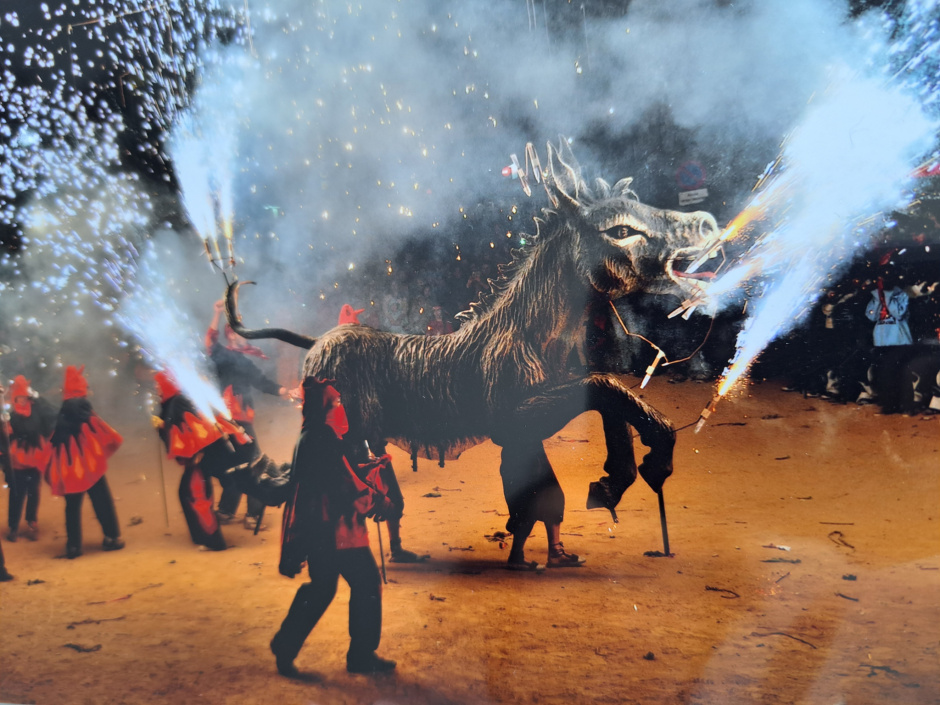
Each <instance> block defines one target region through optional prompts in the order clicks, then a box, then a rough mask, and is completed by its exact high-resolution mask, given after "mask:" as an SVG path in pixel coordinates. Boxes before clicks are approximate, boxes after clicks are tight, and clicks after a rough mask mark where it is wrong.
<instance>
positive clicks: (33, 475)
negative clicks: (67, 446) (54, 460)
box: [6, 375, 56, 541]
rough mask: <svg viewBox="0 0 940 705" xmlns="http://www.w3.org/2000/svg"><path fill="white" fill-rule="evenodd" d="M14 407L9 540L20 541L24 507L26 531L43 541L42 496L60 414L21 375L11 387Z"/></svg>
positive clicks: (9, 435) (9, 434)
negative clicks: (41, 531)
mask: <svg viewBox="0 0 940 705" xmlns="http://www.w3.org/2000/svg"><path fill="white" fill-rule="evenodd" d="M10 395H11V396H12V397H13V407H12V410H11V412H10V419H9V422H8V423H7V424H6V432H7V438H8V439H9V445H10V468H11V473H10V477H8V478H7V484H8V485H9V486H10V503H9V506H8V508H7V519H8V522H9V527H10V533H9V534H7V538H8V540H10V541H16V539H17V537H18V536H19V527H20V519H21V518H22V516H23V505H24V503H25V505H26V531H25V532H24V536H26V538H28V539H30V540H31V541H36V540H37V539H38V538H39V524H38V520H39V494H40V492H39V491H40V485H41V484H42V472H43V470H45V468H46V465H47V464H48V463H49V457H50V453H51V450H52V449H51V446H50V445H49V438H50V437H51V436H52V432H53V430H54V429H55V419H56V412H55V409H54V408H52V404H50V403H49V402H48V401H46V400H45V399H43V398H41V397H40V396H39V395H38V394H36V393H35V392H34V391H33V390H32V389H30V385H29V380H28V379H26V377H24V376H23V375H17V376H16V378H14V380H13V384H12V385H11V387H10Z"/></svg>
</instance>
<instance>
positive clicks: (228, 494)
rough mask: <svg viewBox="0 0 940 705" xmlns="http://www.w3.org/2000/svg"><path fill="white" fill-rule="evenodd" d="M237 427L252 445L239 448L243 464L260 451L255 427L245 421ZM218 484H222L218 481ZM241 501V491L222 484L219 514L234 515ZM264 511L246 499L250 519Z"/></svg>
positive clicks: (258, 502)
mask: <svg viewBox="0 0 940 705" xmlns="http://www.w3.org/2000/svg"><path fill="white" fill-rule="evenodd" d="M238 425H239V426H241V427H242V428H243V429H245V433H247V434H248V435H249V436H251V440H252V444H251V446H243V447H242V448H240V452H242V451H243V452H244V456H245V459H244V462H246V463H247V462H248V461H250V460H253V459H254V458H255V457H256V456H257V455H258V454H259V453H260V452H261V451H260V449H259V448H258V439H257V436H255V427H254V424H250V423H247V422H245V421H239V422H238ZM220 482H222V481H221V480H220ZM241 501H242V491H241V490H240V489H239V488H238V487H237V486H236V485H235V483H232V482H222V496H221V497H219V514H230V515H234V514H236V513H237V512H238V505H239V504H241ZM263 511H264V503H263V502H261V501H259V500H257V499H255V498H254V497H250V496H249V497H248V511H247V514H248V516H250V517H260V516H261V513H262V512H263Z"/></svg>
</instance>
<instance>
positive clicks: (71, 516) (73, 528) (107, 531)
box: [65, 477, 121, 549]
mask: <svg viewBox="0 0 940 705" xmlns="http://www.w3.org/2000/svg"><path fill="white" fill-rule="evenodd" d="M85 494H88V499H90V500H91V506H92V509H94V510H95V517H97V519H98V523H99V524H101V531H102V532H103V533H104V535H105V536H106V537H107V538H109V539H116V538H118V537H119V536H120V535H121V529H120V527H119V526H118V518H117V512H116V511H115V509H114V499H113V498H112V497H111V488H110V487H108V480H107V478H106V477H102V478H101V479H100V480H98V482H96V483H95V484H94V485H92V486H91V488H89V490H88V492H87V493H86V492H76V493H74V494H67V495H65V535H66V539H65V542H66V545H67V546H69V547H70V548H78V549H81V547H82V502H83V501H84V500H85Z"/></svg>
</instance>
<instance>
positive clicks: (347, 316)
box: [337, 304, 365, 325]
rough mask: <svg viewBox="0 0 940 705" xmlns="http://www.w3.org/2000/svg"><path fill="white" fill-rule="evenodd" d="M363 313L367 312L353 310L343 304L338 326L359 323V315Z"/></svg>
mask: <svg viewBox="0 0 940 705" xmlns="http://www.w3.org/2000/svg"><path fill="white" fill-rule="evenodd" d="M363 311H365V309H364V308H353V307H352V306H350V305H349V304H343V308H341V309H340V311H339V323H338V324H337V325H344V324H346V323H359V314H360V313H362V312H363Z"/></svg>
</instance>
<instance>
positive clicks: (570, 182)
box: [546, 138, 583, 207]
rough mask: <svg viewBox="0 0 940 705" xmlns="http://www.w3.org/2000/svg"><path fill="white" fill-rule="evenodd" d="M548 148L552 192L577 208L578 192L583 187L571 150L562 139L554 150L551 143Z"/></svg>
mask: <svg viewBox="0 0 940 705" xmlns="http://www.w3.org/2000/svg"><path fill="white" fill-rule="evenodd" d="M546 147H547V148H548V168H549V172H550V173H551V175H552V185H553V186H554V190H555V191H556V192H557V193H558V194H559V195H561V196H562V197H563V198H564V199H565V200H566V201H567V202H568V203H570V204H571V205H573V206H575V207H578V206H579V205H580V204H579V202H578V201H579V198H580V191H581V187H582V186H583V181H582V179H581V167H580V166H578V162H577V160H576V159H575V158H574V155H573V154H572V153H571V148H570V147H569V146H568V143H567V142H566V141H565V139H564V138H561V139H560V141H559V144H558V148H557V149H556V148H555V147H554V146H553V145H552V143H551V142H548V143H547V144H546Z"/></svg>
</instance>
